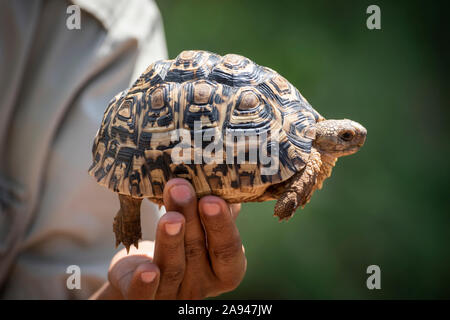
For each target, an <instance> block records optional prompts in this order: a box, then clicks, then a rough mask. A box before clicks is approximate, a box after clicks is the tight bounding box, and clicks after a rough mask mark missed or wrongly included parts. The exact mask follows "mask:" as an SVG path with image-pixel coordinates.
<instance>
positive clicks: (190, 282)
mask: <svg viewBox="0 0 450 320" xmlns="http://www.w3.org/2000/svg"><path fill="white" fill-rule="evenodd" d="M163 197H164V204H165V206H166V209H167V210H169V211H170V210H174V211H177V212H180V213H181V214H183V216H184V217H185V219H186V231H185V235H184V247H185V259H186V274H185V278H184V280H183V286H182V290H181V292H180V296H182V297H183V296H185V293H187V291H189V292H188V294H189V295H192V294H193V293H192V288H195V287H199V286H198V282H199V281H200V282H206V281H208V280H209V279H211V278H213V274H212V271H211V268H210V265H209V260H208V254H207V250H206V239H205V232H204V230H203V226H202V222H201V220H200V217H199V215H198V208H197V196H196V194H195V191H194V189H193V187H192V186H191V184H190V183H189V182H188V181H186V180H184V179H178V178H176V179H172V180H170V181H169V182H168V183H167V184H166V186H165V188H164V195H163ZM193 295H194V296H201V293H198V294H197V293H195V294H193Z"/></svg>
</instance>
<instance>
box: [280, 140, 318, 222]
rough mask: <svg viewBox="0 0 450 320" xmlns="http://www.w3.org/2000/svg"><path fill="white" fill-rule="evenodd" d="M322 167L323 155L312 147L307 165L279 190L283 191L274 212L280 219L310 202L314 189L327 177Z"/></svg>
mask: <svg viewBox="0 0 450 320" xmlns="http://www.w3.org/2000/svg"><path fill="white" fill-rule="evenodd" d="M321 168H322V160H321V155H320V153H319V152H318V151H317V150H315V149H314V148H312V149H311V154H310V157H309V159H308V162H307V164H306V167H305V168H304V169H303V170H302V171H300V172H298V173H296V174H295V175H294V176H293V177H292V178H290V179H289V180H288V181H287V182H286V184H285V185H284V186H282V188H279V190H278V192H280V191H281V192H280V195H279V198H278V201H277V203H276V204H275V210H274V211H275V212H274V213H275V215H276V216H278V218H279V219H280V221H281V220H288V219H289V218H290V217H292V216H293V214H294V213H295V210H296V209H297V208H298V207H300V206H302V207H303V206H305V205H306V204H307V203H308V201H309V199H310V198H311V196H312V194H313V192H314V190H315V189H317V188H318V187H321V184H322V181H323V180H324V179H325V178H324V177H322V173H321Z"/></svg>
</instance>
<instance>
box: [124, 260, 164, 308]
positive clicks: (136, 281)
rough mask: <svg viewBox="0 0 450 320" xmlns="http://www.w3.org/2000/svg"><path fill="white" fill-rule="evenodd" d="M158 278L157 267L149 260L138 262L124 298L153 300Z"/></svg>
mask: <svg viewBox="0 0 450 320" xmlns="http://www.w3.org/2000/svg"><path fill="white" fill-rule="evenodd" d="M159 279H160V271H159V268H158V267H157V266H156V265H155V264H153V263H150V262H147V263H142V264H140V265H139V266H138V267H137V268H136V270H135V271H134V273H133V275H132V277H131V281H130V284H129V286H128V291H127V293H126V298H127V299H131V300H154V299H155V296H156V292H157V289H158V284H159Z"/></svg>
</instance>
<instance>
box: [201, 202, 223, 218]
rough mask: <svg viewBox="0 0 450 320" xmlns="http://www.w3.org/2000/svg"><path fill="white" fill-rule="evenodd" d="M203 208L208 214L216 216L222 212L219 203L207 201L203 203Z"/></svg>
mask: <svg viewBox="0 0 450 320" xmlns="http://www.w3.org/2000/svg"><path fill="white" fill-rule="evenodd" d="M203 210H204V211H205V214H207V215H208V216H216V215H218V214H219V213H220V206H219V205H218V204H217V203H210V202H206V203H204V204H203Z"/></svg>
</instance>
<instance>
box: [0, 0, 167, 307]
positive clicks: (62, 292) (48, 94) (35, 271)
mask: <svg viewBox="0 0 450 320" xmlns="http://www.w3.org/2000/svg"><path fill="white" fill-rule="evenodd" d="M36 2H37V1H36ZM29 3H34V1H31V2H29V1H28V2H23V3H22V6H23V8H20V6H18V7H17V8H16V9H17V12H21V10H24V9H25V8H29ZM73 4H75V5H77V6H79V7H80V8H81V24H80V26H81V29H79V30H69V29H68V28H67V27H66V19H67V18H68V16H69V14H68V13H67V3H66V2H63V1H47V2H40V5H38V6H36V7H35V8H32V10H35V12H34V16H36V19H37V21H36V22H35V24H34V25H33V32H32V34H33V38H32V40H31V44H30V48H29V49H28V51H27V53H26V63H25V65H24V66H23V70H22V71H21V72H22V75H21V77H20V78H21V80H18V83H17V86H16V87H17V90H16V92H17V96H16V97H15V99H13V100H14V101H15V102H14V103H13V104H12V105H13V108H12V111H11V114H12V116H11V123H12V125H11V126H10V127H9V128H8V130H6V132H3V133H1V132H0V134H2V135H3V137H6V139H4V140H5V141H7V143H6V145H5V147H4V150H5V152H7V155H8V156H7V157H6V159H5V164H4V165H3V166H2V175H3V176H7V177H9V178H10V179H12V180H13V181H14V183H16V184H18V185H21V186H22V187H23V188H24V190H25V194H26V196H25V197H24V199H23V202H24V203H23V207H24V209H23V210H25V211H26V210H29V212H30V214H29V215H26V214H24V215H23V216H24V217H26V219H25V218H24V219H22V220H23V221H19V222H18V223H20V224H24V226H22V228H19V229H23V234H22V235H21V236H20V237H19V238H18V239H16V240H15V246H13V247H14V248H15V249H14V248H13V247H11V249H9V250H10V252H12V251H13V250H16V252H17V253H16V254H15V255H14V257H13V259H12V260H11V261H12V262H11V263H10V265H9V266H8V268H7V270H8V272H7V275H6V276H5V280H4V283H3V289H2V297H3V298H7V299H71V298H79V299H85V298H88V297H89V296H90V295H91V294H92V293H93V292H95V291H96V290H97V289H98V288H99V287H100V286H101V285H102V284H103V282H104V281H105V280H106V276H107V270H108V266H109V263H110V261H111V258H112V257H113V255H114V254H115V252H116V249H115V248H114V245H115V241H114V234H113V232H112V222H113V217H114V215H115V213H116V212H117V210H118V208H119V202H118V198H117V195H116V194H115V193H113V192H111V191H109V190H107V189H106V188H103V187H101V186H99V185H98V184H97V183H96V182H95V179H93V178H92V177H90V176H89V175H88V174H87V169H88V168H89V166H90V164H91V161H92V153H91V148H92V142H93V138H94V136H95V134H96V131H97V130H98V128H99V125H100V122H101V118H102V116H103V112H104V110H105V108H106V105H107V103H108V101H109V100H110V99H111V98H112V97H113V96H114V95H115V94H117V93H118V92H120V91H122V90H124V89H125V88H127V87H128V85H129V84H130V83H132V82H133V80H134V79H135V78H136V77H137V76H138V75H139V74H140V73H141V72H142V71H143V70H144V69H145V68H146V67H147V66H148V65H149V64H150V63H152V62H153V61H155V60H158V59H164V58H167V51H166V45H165V40H164V32H163V26H162V21H161V17H160V14H159V11H158V9H157V7H156V5H155V3H153V2H152V1H140V0H137V1H101V0H97V1H92V0H89V1H73ZM6 23H11V21H9V22H5V21H3V22H1V27H0V28H1V29H2V30H3V29H4V27H7V26H5V24H6ZM22 29H23V28H22ZM8 41H13V39H11V37H10V38H8V37H1V36H0V44H1V45H0V46H1V47H4V44H5V45H6V46H7V45H8ZM17 72H18V71H17ZM3 76H4V74H1V75H0V77H3ZM25 79H26V80H25ZM2 80H3V79H0V83H2V82H1V81H2ZM1 105H2V108H3V105H4V104H3V103H2V104H1ZM28 145H29V147H26V148H25V149H26V150H23V149H24V146H28ZM5 154H6V153H5ZM41 159H42V160H41ZM30 177H34V178H30ZM159 215H160V212H159V210H158V207H157V206H155V205H154V204H152V203H150V202H148V201H144V203H143V206H142V229H143V230H142V231H143V238H144V239H149V240H151V239H153V238H154V231H155V224H156V221H157V219H158V218H159ZM5 229H8V228H5ZM9 229H13V228H12V227H11V228H9ZM119 249H120V248H119ZM117 250H118V249H117ZM5 261H6V260H5ZM5 261H2V262H1V263H6V262H5ZM73 265H74V266H77V267H79V270H80V275H81V283H80V284H81V288H79V289H78V288H72V289H71V287H70V286H67V281H68V279H69V277H70V276H71V275H72V271H71V270H73V269H71V268H69V267H70V266H73Z"/></svg>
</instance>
